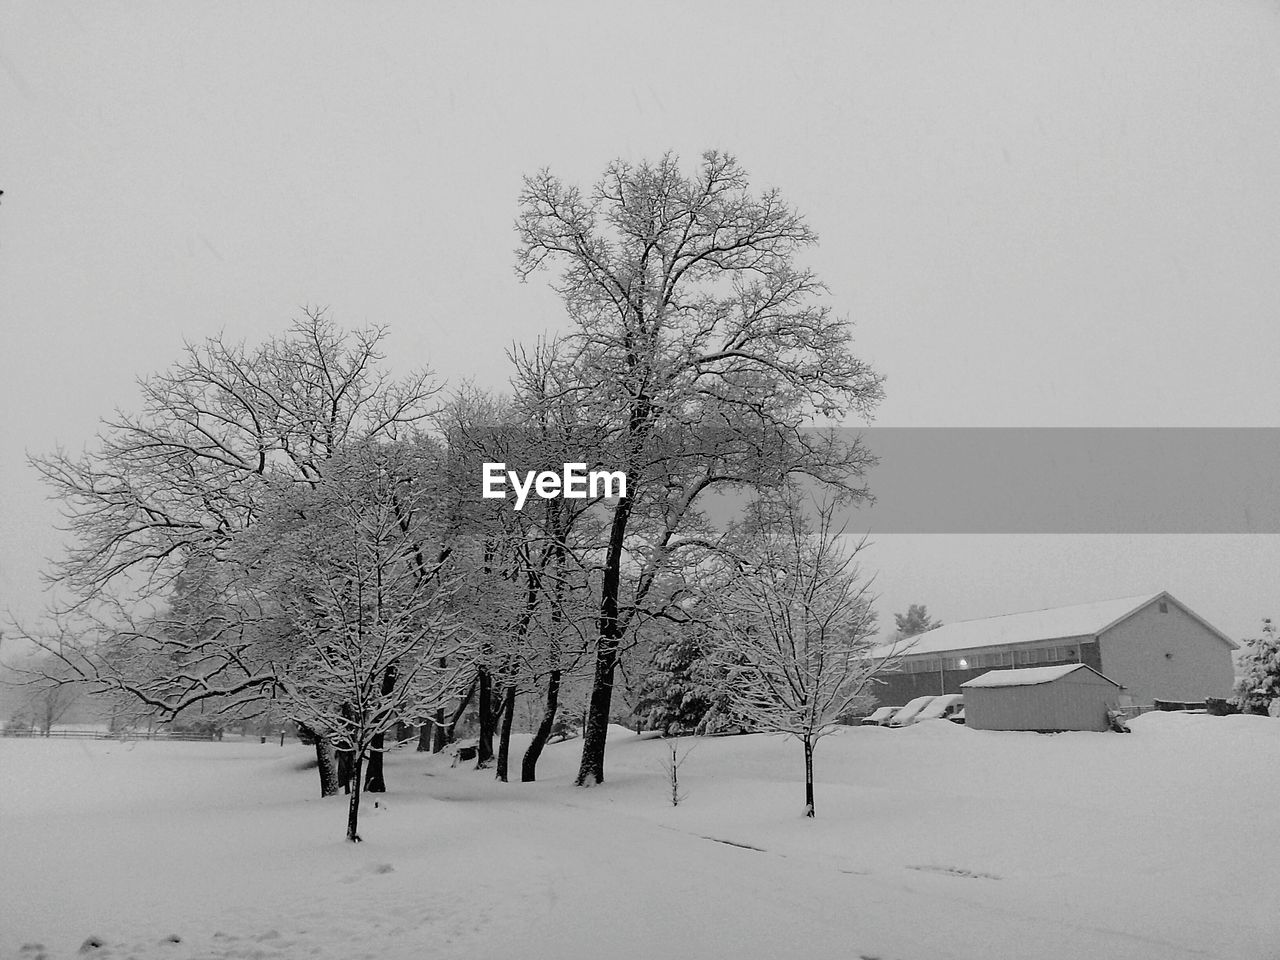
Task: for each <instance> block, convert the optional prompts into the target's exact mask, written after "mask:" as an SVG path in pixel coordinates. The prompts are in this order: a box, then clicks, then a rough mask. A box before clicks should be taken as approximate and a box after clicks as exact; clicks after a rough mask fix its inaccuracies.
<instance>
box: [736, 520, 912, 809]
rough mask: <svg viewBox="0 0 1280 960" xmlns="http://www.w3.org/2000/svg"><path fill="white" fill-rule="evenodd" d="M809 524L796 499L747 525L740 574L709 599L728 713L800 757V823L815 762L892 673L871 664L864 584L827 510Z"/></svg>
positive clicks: (871, 623) (871, 628)
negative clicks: (871, 687)
mask: <svg viewBox="0 0 1280 960" xmlns="http://www.w3.org/2000/svg"><path fill="white" fill-rule="evenodd" d="M816 513H817V521H816V523H810V522H809V521H807V520H806V518H805V516H804V509H803V506H802V504H801V503H800V502H799V501H798V500H797V499H796V498H790V499H788V500H787V501H785V504H784V506H783V508H782V509H781V510H780V511H776V512H772V513H770V514H769V515H768V516H767V518H766V520H765V522H764V523H760V522H756V523H753V524H748V525H747V527H746V531H745V535H746V538H747V548H746V549H745V550H744V551H743V554H742V561H741V565H740V566H739V567H738V569H737V570H736V571H735V572H734V573H733V574H732V576H730V577H729V578H728V580H727V582H725V583H723V584H722V585H720V587H719V589H718V590H717V591H716V594H715V596H714V597H713V598H712V603H713V606H714V609H715V610H716V613H717V617H716V622H717V623H718V624H719V629H720V631H721V637H722V641H721V645H720V651H719V655H720V658H721V661H722V663H723V664H724V667H725V674H726V687H725V692H726V694H727V697H728V700H729V703H730V709H731V710H732V711H733V712H734V713H735V714H736V715H737V716H738V717H739V718H741V720H742V721H743V722H744V723H745V724H746V725H747V726H748V727H749V728H751V729H755V730H758V731H763V732H767V733H781V734H786V735H787V736H791V737H795V738H796V739H797V740H799V741H800V743H801V745H802V746H803V748H804V766H805V815H806V816H809V817H812V816H813V815H814V801H813V753H814V748H815V747H816V746H817V743H818V741H819V740H821V739H822V738H823V737H825V736H827V735H828V734H829V733H831V732H832V731H834V730H835V729H836V726H837V720H838V719H839V718H840V717H842V716H844V715H845V714H846V713H848V712H849V710H850V709H851V708H852V707H853V706H854V705H855V704H856V703H857V701H858V699H859V698H860V697H863V696H865V691H866V688H867V685H868V683H869V682H870V681H871V680H872V678H873V677H874V676H875V675H876V674H877V673H879V672H880V671H881V670H884V669H887V668H890V667H892V665H893V664H892V663H890V662H888V661H887V660H886V659H884V658H877V657H876V656H874V655H873V650H874V635H875V614H874V612H873V610H872V605H871V596H870V593H869V588H870V582H869V581H868V580H866V579H864V578H863V577H862V575H861V574H860V572H859V570H858V567H857V565H856V562H855V561H856V557H857V554H858V551H859V550H860V549H861V547H862V543H859V544H858V545H857V546H856V547H855V548H854V549H852V550H848V551H846V550H844V549H843V548H842V546H841V542H840V531H839V530H837V529H835V528H834V526H833V523H832V509H831V507H830V506H829V505H827V506H823V507H819V508H817V509H816Z"/></svg>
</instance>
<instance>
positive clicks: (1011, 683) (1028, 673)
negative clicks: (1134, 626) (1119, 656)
mask: <svg viewBox="0 0 1280 960" xmlns="http://www.w3.org/2000/svg"><path fill="white" fill-rule="evenodd" d="M1077 670H1088V671H1089V672H1090V673H1092V674H1094V675H1095V676H1099V677H1102V674H1100V673H1098V671H1097V670H1094V669H1093V668H1092V667H1090V666H1088V665H1087V664H1083V663H1062V664H1059V665H1058V666H1056V667H1023V668H1019V669H1017V670H988V671H987V672H986V673H984V674H983V675H982V676H980V677H974V678H973V679H972V680H969V681H968V682H966V683H962V684H960V689H962V690H963V689H964V688H965V687H1030V686H1034V685H1035V684H1037V683H1051V682H1053V681H1054V680H1061V679H1062V678H1063V677H1065V676H1066V675H1067V674H1069V673H1075V672H1076V671H1077ZM1102 679H1103V680H1106V681H1107V683H1115V685H1116V686H1117V687H1118V686H1120V684H1118V683H1116V682H1115V681H1114V680H1112V679H1111V678H1110V677H1102Z"/></svg>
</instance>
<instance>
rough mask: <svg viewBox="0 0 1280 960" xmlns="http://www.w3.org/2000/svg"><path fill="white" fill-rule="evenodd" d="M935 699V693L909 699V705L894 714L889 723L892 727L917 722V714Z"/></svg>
mask: <svg viewBox="0 0 1280 960" xmlns="http://www.w3.org/2000/svg"><path fill="white" fill-rule="evenodd" d="M933 700H934V696H933V695H930V696H927V697H916V698H915V699H914V700H908V701H907V705H906V706H905V707H903V708H902V709H901V710H899V711H898V712H897V713H895V714H894V715H893V719H892V720H890V721H889V724H888V725H889V726H891V727H906V726H909V725H911V724H913V723H915V722H916V714H917V713H919V712H920V711H921V710H923V709H924V708H925V707H927V706H928V705H929V704H930V703H932V702H933Z"/></svg>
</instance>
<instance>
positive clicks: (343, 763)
mask: <svg viewBox="0 0 1280 960" xmlns="http://www.w3.org/2000/svg"><path fill="white" fill-rule="evenodd" d="M336 756H337V758H338V782H339V783H340V784H342V791H343V793H350V792H351V772H352V770H353V769H354V768H355V759H356V758H355V754H354V753H352V752H351V751H350V750H338V751H337V752H336Z"/></svg>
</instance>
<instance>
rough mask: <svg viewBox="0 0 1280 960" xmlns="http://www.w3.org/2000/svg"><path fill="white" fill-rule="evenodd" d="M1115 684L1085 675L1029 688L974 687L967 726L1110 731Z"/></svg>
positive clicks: (969, 697) (968, 699) (968, 693)
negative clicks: (1109, 711)
mask: <svg viewBox="0 0 1280 960" xmlns="http://www.w3.org/2000/svg"><path fill="white" fill-rule="evenodd" d="M1119 693H1120V691H1119V690H1118V689H1117V687H1116V686H1115V684H1112V683H1108V682H1107V681H1106V680H1104V679H1103V678H1102V677H1099V676H1098V675H1097V674H1095V673H1090V672H1089V671H1087V670H1077V671H1076V672H1075V673H1072V674H1069V675H1067V676H1065V677H1062V678H1061V679H1059V680H1054V681H1052V682H1050V683H1037V684H1032V685H1030V686H1025V687H970V688H969V689H967V690H965V691H964V717H965V725H966V726H969V727H972V728H973V729H975V730H1042V731H1051V730H1097V731H1103V730H1106V729H1107V711H1108V710H1112V709H1114V708H1115V706H1116V703H1117V701H1118V699H1119Z"/></svg>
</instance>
